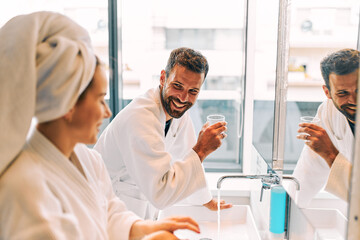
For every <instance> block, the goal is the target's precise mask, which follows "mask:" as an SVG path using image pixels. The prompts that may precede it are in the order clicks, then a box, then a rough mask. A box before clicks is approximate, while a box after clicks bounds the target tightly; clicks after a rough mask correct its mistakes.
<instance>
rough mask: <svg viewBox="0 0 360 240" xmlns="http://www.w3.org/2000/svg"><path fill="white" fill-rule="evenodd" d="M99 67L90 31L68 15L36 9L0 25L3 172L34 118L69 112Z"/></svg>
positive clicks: (45, 118)
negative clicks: (91, 42)
mask: <svg viewBox="0 0 360 240" xmlns="http://www.w3.org/2000/svg"><path fill="white" fill-rule="evenodd" d="M94 71H95V55H94V54H93V52H92V49H91V44H90V37H89V34H88V33H87V31H86V30H85V29H83V28H82V27H80V26H79V25H78V24H76V23H75V22H73V21H72V20H71V19H69V18H68V17H65V16H63V15H61V14H58V13H53V12H36V13H32V14H28V15H21V16H17V17H14V18H13V19H11V20H10V21H8V22H7V23H6V24H5V25H4V26H3V27H2V28H1V29H0V126H1V131H0V173H1V174H2V173H3V172H4V169H6V167H7V166H8V165H9V163H11V161H12V160H13V159H14V158H15V157H16V155H17V154H18V153H19V152H20V151H21V149H22V147H23V145H24V143H25V140H26V134H27V132H28V130H29V127H30V123H31V119H32V117H33V116H35V117H36V118H37V119H38V122H46V121H49V120H53V119H57V118H59V117H61V116H63V115H65V114H66V113H67V112H68V111H69V110H70V108H71V107H73V106H74V105H75V103H76V100H77V98H78V96H79V95H80V93H81V92H82V91H83V90H84V89H85V88H86V86H87V85H88V84H89V82H90V81H91V79H92V77H93V75H94ZM0 176H1V175H0Z"/></svg>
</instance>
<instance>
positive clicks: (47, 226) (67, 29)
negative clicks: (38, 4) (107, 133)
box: [0, 12, 199, 240]
mask: <svg viewBox="0 0 360 240" xmlns="http://www.w3.org/2000/svg"><path fill="white" fill-rule="evenodd" d="M10 39H11V41H9V40H10ZM0 45H1V46H0V56H1V57H0V72H1V73H2V74H1V76H0V84H1V85H0V95H3V97H2V99H1V100H3V101H2V103H1V105H0V107H1V110H2V112H3V113H6V114H2V115H1V117H0V120H1V123H2V124H4V125H3V126H5V128H6V130H4V131H3V133H1V135H0V140H1V150H2V153H4V154H1V155H2V158H1V159H0V167H1V168H0V171H1V178H0V239H115V238H116V239H140V238H142V237H144V238H143V239H146V240H151V239H153V240H154V239H177V238H176V237H175V236H174V235H173V234H172V232H173V231H175V230H176V229H189V230H193V231H196V232H199V228H198V225H197V223H196V222H194V221H193V220H192V219H190V218H182V217H175V218H171V219H165V220H164V221H159V222H152V221H144V220H141V219H139V217H137V216H136V215H135V214H134V213H132V212H130V211H127V209H126V207H125V205H124V204H123V202H121V201H120V199H118V198H117V197H116V196H115V195H114V193H113V191H112V187H111V182H110V179H109V176H108V173H107V171H106V168H105V166H104V164H103V162H102V159H101V156H100V155H99V154H98V153H97V152H95V151H93V150H90V149H88V148H87V147H86V146H85V145H84V144H93V143H95V142H96V140H97V134H98V132H99V127H100V125H101V123H102V120H103V119H104V118H108V117H110V116H111V112H110V110H109V108H108V106H107V105H106V103H105V100H104V97H105V94H106V90H107V81H106V75H105V71H104V68H103V66H101V64H100V63H99V61H98V60H97V59H96V58H95V55H94V54H93V53H92V51H91V48H90V40H89V36H88V34H87V32H86V31H85V30H84V29H82V28H81V27H80V26H78V25H77V24H75V23H74V22H73V21H71V20H70V19H69V18H67V17H65V16H63V15H60V14H56V13H50V12H39V13H34V14H30V15H23V16H18V17H15V18H13V19H12V20H10V21H9V22H8V23H7V24H6V25H5V26H4V27H3V28H1V29H0ZM9 103H10V104H11V105H10V104H9ZM33 116H35V117H36V119H37V122H38V124H37V126H36V129H33V131H32V132H31V134H30V135H29V138H28V140H26V134H27V131H28V129H29V125H30V122H31V118H32V117H33ZM146 235H147V236H146Z"/></svg>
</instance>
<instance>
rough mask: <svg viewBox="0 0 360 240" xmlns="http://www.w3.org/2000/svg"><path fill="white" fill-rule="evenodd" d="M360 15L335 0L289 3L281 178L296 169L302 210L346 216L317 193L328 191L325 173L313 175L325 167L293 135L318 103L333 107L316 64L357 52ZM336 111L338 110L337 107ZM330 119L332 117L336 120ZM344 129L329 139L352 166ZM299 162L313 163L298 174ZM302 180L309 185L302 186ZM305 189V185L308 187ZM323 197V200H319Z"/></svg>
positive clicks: (329, 197)
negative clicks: (346, 51) (338, 53)
mask: <svg viewBox="0 0 360 240" xmlns="http://www.w3.org/2000/svg"><path fill="white" fill-rule="evenodd" d="M359 9H360V3H359V2H358V1H346V2H344V1H341V0H337V1H333V2H332V4H330V3H329V2H328V1H301V0H294V1H292V5H291V18H290V42H289V60H288V64H289V66H288V91H287V104H286V105H287V107H286V111H287V114H286V137H285V154H284V159H285V162H284V172H285V173H288V174H291V173H293V171H294V169H295V167H296V166H298V167H297V170H296V171H295V176H297V177H298V178H302V179H301V181H303V186H301V182H300V187H302V190H301V191H304V193H302V194H301V195H302V196H305V197H301V196H299V198H298V200H297V202H296V203H297V204H298V205H299V206H300V207H320V206H321V207H329V208H336V209H338V210H339V211H341V212H343V213H344V214H345V215H346V214H347V203H346V201H343V200H340V199H339V198H338V197H337V196H335V195H333V194H330V193H327V191H321V190H322V189H323V187H324V186H325V185H326V182H327V176H319V175H326V174H328V171H319V172H318V174H316V173H315V172H316V171H317V169H318V168H319V169H320V168H322V167H321V165H322V164H325V168H324V169H326V167H328V166H327V164H326V162H325V160H324V159H323V158H321V159H320V160H318V161H321V162H319V163H317V162H316V161H315V156H318V154H317V153H315V152H313V151H312V150H311V151H310V152H309V155H305V153H303V154H302V151H303V148H304V145H305V144H304V140H299V139H297V138H296V136H297V135H298V134H299V133H298V132H297V131H298V129H299V126H298V124H299V123H300V117H301V116H315V115H316V113H317V109H318V107H319V106H320V104H322V102H324V101H325V102H326V101H329V102H331V103H332V102H333V100H327V97H326V95H325V93H324V90H323V88H322V86H323V85H324V84H325V82H324V80H323V77H322V75H321V70H320V62H321V60H322V59H323V58H324V57H326V56H328V55H329V54H331V53H334V52H336V51H338V50H340V49H344V48H352V49H356V48H357V41H358V31H359V30H358V29H359ZM331 81H332V80H331ZM334 91H335V90H334ZM334 94H335V93H334ZM332 97H333V99H334V98H336V97H337V96H336V95H332ZM338 105H341V104H340V103H338ZM334 109H335V108H334ZM335 111H337V110H335ZM337 112H338V111H337ZM338 113H339V112H338ZM331 116H334V114H332V115H331ZM341 116H342V115H341ZM344 119H346V118H344ZM324 121H325V119H324V117H322V123H321V124H322V125H323V126H324V124H325V123H324ZM343 126H344V129H346V130H344V132H341V133H340V132H339V131H337V130H335V131H334V132H335V135H336V138H339V139H340V138H341V139H344V140H341V141H338V139H336V140H335V139H334V138H335V137H334V135H332V136H330V138H332V141H333V142H334V143H333V144H334V145H335V146H336V148H338V150H339V152H340V153H342V154H344V155H345V156H346V158H347V159H348V160H350V159H351V158H352V145H353V144H352V142H353V137H354V134H353V133H352V132H351V128H350V127H349V124H348V123H347V121H344V123H343ZM336 128H340V126H339V127H337V126H336ZM347 131H349V136H348V135H346V134H347V133H348V132H347ZM327 132H328V134H329V135H331V133H329V132H331V130H330V129H329V128H327ZM341 135H342V136H341ZM346 139H349V140H348V141H349V142H348V143H345V144H344V143H342V142H344V141H346ZM301 154H302V155H301ZM314 155H315V156H314ZM313 156H314V157H313ZM301 158H307V159H310V158H311V159H312V161H314V162H313V163H311V165H309V166H308V167H303V168H301V167H300V165H301V163H298V162H300V161H299V159H301ZM301 161H303V160H301ZM318 165H319V167H318ZM308 168H312V169H311V171H313V172H314V174H313V175H315V177H314V179H313V180H309V175H305V174H304V172H305V171H307V169H308ZM315 169H316V171H315ZM320 173H321V174H320ZM316 175H317V176H316ZM305 178H307V180H304V179H305ZM306 184H309V185H308V186H306ZM316 185H318V186H316ZM316 188H318V189H316ZM311 191H313V192H311ZM321 194H322V195H323V196H319V195H321ZM307 195H308V196H307ZM312 196H313V197H312ZM325 198H326V199H325Z"/></svg>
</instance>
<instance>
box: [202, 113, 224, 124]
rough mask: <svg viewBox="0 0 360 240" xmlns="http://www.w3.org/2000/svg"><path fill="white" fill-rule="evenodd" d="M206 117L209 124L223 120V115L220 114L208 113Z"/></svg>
mask: <svg viewBox="0 0 360 240" xmlns="http://www.w3.org/2000/svg"><path fill="white" fill-rule="evenodd" d="M206 119H207V122H208V123H209V125H214V124H215V123H217V122H224V121H225V116H224V115H221V114H210V115H208V116H207V118H206Z"/></svg>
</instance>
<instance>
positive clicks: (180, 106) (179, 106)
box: [173, 101, 185, 108]
mask: <svg viewBox="0 0 360 240" xmlns="http://www.w3.org/2000/svg"><path fill="white" fill-rule="evenodd" d="M173 104H174V105H175V107H177V108H182V107H185V105H181V104H180V105H179V104H177V103H176V102H174V101H173Z"/></svg>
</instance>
